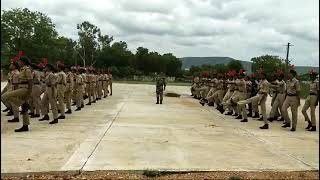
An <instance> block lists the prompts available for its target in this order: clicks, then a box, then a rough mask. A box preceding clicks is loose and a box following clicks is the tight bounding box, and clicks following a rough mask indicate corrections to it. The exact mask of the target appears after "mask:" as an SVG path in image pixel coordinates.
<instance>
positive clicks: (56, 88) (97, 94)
mask: <svg viewBox="0 0 320 180" xmlns="http://www.w3.org/2000/svg"><path fill="white" fill-rule="evenodd" d="M9 68H10V72H9V73H8V83H7V84H6V87H5V88H4V89H3V90H2V92H1V101H2V103H3V104H4V105H5V106H6V109H5V110H3V112H7V115H6V116H13V119H11V120H8V122H10V123H15V122H19V121H20V118H19V108H20V107H21V111H20V114H21V115H22V119H23V126H22V127H21V128H19V129H16V130H15V132H22V131H29V124H30V123H29V118H40V117H41V116H42V117H41V118H40V119H39V121H50V118H49V111H50V109H51V112H52V115H53V119H52V121H50V122H49V124H56V123H58V122H59V119H65V118H66V114H71V113H72V108H71V106H76V109H75V111H81V110H82V108H84V107H85V103H84V100H85V99H88V103H86V105H88V106H89V105H91V104H92V103H96V101H99V100H101V99H102V98H106V97H107V96H112V75H111V73H110V71H108V70H106V69H94V68H92V67H87V68H85V67H80V66H72V67H69V66H66V65H64V63H63V62H62V61H57V62H56V64H55V65H52V64H49V63H48V60H47V59H46V58H44V59H43V60H42V62H41V63H39V64H35V63H32V62H31V61H30V60H29V59H28V58H27V57H26V56H24V53H23V52H19V54H18V55H17V56H16V57H14V58H12V59H11V64H10V67H9Z"/></svg>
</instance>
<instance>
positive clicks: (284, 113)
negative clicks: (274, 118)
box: [281, 96, 290, 127]
mask: <svg viewBox="0 0 320 180" xmlns="http://www.w3.org/2000/svg"><path fill="white" fill-rule="evenodd" d="M289 106H290V102H289V96H287V97H286V99H285V101H284V103H283V105H282V107H281V112H282V116H283V119H284V121H285V123H286V124H287V127H290V126H288V125H290V119H289V114H288V108H289Z"/></svg>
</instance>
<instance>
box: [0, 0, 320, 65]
mask: <svg viewBox="0 0 320 180" xmlns="http://www.w3.org/2000/svg"><path fill="white" fill-rule="evenodd" d="M17 7H27V8H29V9H30V10H36V11H41V12H43V13H45V14H47V15H48V16H49V17H50V18H51V19H52V20H53V22H54V23H55V24H56V29H57V31H58V32H59V34H60V35H63V36H67V37H70V38H72V39H75V40H76V39H77V29H76V24H77V23H81V22H82V21H89V22H91V23H93V24H95V25H97V26H98V27H99V28H100V29H101V30H102V32H103V33H104V34H108V35H112V36H114V39H115V40H116V41H120V40H122V41H126V42H127V43H128V47H129V49H130V50H132V51H133V52H135V50H136V48H137V47H139V46H143V47H146V48H148V49H149V50H150V51H157V52H160V53H167V52H171V53H173V54H174V55H176V56H177V57H186V56H228V57H232V58H236V59H240V60H245V61H249V60H250V59H251V58H252V57H254V56H260V55H264V54H272V55H278V56H280V57H283V58H285V55H286V47H285V46H284V45H285V44H286V43H288V42H290V43H292V44H293V45H294V46H292V47H291V48H290V57H289V59H292V61H293V63H294V64H295V65H305V66H319V61H318V59H319V58H318V57H319V49H318V48H319V34H318V32H319V1H318V0H229V1H228V0H106V1H102V0H101V1H99V0H89V1H88V0H1V9H2V10H4V9H5V10H7V9H11V8H17Z"/></svg>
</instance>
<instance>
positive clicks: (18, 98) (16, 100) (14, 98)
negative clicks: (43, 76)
mask: <svg viewBox="0 0 320 180" xmlns="http://www.w3.org/2000/svg"><path fill="white" fill-rule="evenodd" d="M20 61H21V62H22V63H23V65H22V68H21V71H20V73H19V88H18V89H16V90H13V91H11V92H8V93H6V94H5V95H4V96H3V99H4V100H5V101H7V102H9V103H10V104H11V105H12V106H14V107H20V106H21V108H22V110H21V114H22V119H23V126H22V127H21V128H20V129H16V130H15V132H23V131H29V128H28V126H29V115H28V107H29V105H28V101H29V98H30V96H31V92H32V86H33V82H32V70H31V68H30V64H31V63H30V61H29V59H28V58H27V57H21V58H20Z"/></svg>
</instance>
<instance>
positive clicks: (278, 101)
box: [268, 70, 286, 122]
mask: <svg viewBox="0 0 320 180" xmlns="http://www.w3.org/2000/svg"><path fill="white" fill-rule="evenodd" d="M276 76H277V80H276V81H274V82H272V83H270V85H269V86H270V87H273V88H275V91H276V93H275V95H274V96H275V99H274V102H273V103H272V108H271V111H270V114H269V118H268V120H269V121H270V122H272V121H273V120H277V111H278V109H280V110H281V107H282V105H283V102H284V100H285V91H286V82H285V81H284V80H283V78H284V74H283V72H282V70H278V71H277V73H276ZM272 98H273V97H272ZM281 116H282V115H281ZM281 119H283V116H282V117H281Z"/></svg>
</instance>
